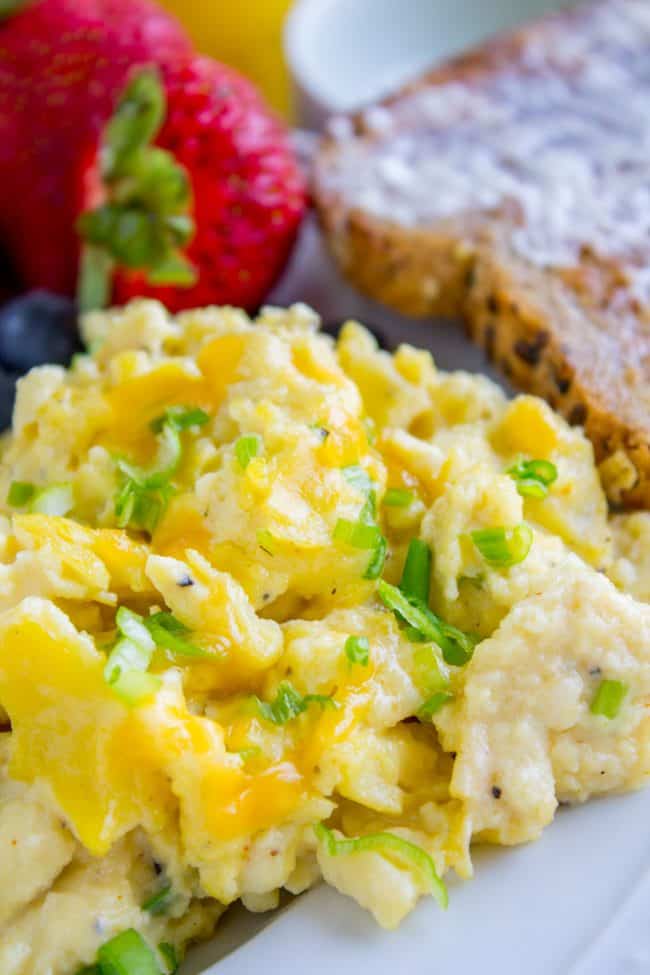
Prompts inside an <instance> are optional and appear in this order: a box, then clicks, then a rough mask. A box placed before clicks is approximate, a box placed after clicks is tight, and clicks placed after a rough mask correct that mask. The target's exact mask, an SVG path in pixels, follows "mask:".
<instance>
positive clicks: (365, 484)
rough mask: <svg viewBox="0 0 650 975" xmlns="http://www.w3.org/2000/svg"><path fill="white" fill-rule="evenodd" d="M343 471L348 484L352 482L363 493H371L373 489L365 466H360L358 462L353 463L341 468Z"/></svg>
mask: <svg viewBox="0 0 650 975" xmlns="http://www.w3.org/2000/svg"><path fill="white" fill-rule="evenodd" d="M341 473H342V474H343V477H344V478H345V480H346V481H347V482H348V484H351V485H352V487H353V488H356V489H357V491H359V492H360V493H361V494H369V493H370V492H371V491H372V489H373V488H372V481H371V480H370V477H369V476H368V474H367V473H366V471H364V469H363V467H360V466H359V465H358V464H351V465H350V466H349V467H343V468H341Z"/></svg>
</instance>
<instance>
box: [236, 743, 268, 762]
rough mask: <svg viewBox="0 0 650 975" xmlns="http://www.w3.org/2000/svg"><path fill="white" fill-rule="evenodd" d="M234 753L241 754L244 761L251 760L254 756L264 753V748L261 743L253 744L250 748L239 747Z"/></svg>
mask: <svg viewBox="0 0 650 975" xmlns="http://www.w3.org/2000/svg"><path fill="white" fill-rule="evenodd" d="M234 754H235V755H239V757H240V758H241V760H242V762H250V760H251V759H252V758H258V757H259V756H260V755H261V754H262V749H261V748H260V746H259V745H251V746H250V748H239V749H238V750H237V751H236V752H235V753H234Z"/></svg>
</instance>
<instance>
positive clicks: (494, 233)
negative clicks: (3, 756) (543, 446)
mask: <svg viewBox="0 0 650 975" xmlns="http://www.w3.org/2000/svg"><path fill="white" fill-rule="evenodd" d="M314 194H315V199H316V203H317V207H318V210H319V214H320V219H321V223H322V226H323V228H324V231H325V234H326V237H327V239H328V241H329V243H330V246H331V249H332V251H333V253H334V255H335V257H336V258H337V260H338V262H339V264H340V266H341V268H342V269H343V271H344V272H345V273H346V274H347V275H348V277H349V278H350V279H351V280H352V281H353V282H354V283H355V284H356V285H357V286H358V287H359V288H360V289H361V290H363V291H364V292H366V293H367V294H369V295H370V296H372V297H373V298H375V299H377V300H379V301H383V302H384V303H386V304H388V305H390V306H392V307H394V308H397V309H398V310H400V311H402V312H404V313H406V314H410V315H415V316H422V317H431V316H444V317H450V316H451V317H457V316H462V317H463V318H464V319H465V321H466V322H467V327H468V330H469V333H470V335H471V336H472V337H473V338H474V339H475V340H476V341H477V342H479V343H480V344H481V345H483V346H484V348H485V349H486V350H487V352H488V353H489V354H490V356H491V357H492V358H493V359H494V360H495V361H496V362H497V363H498V364H499V365H500V366H501V368H502V369H503V371H504V372H505V373H506V375H507V376H508V377H509V379H510V380H511V382H512V383H513V384H514V385H515V386H518V387H519V388H522V389H525V390H528V391H531V392H534V393H537V394H538V395H541V396H544V397H545V398H546V399H548V400H549V402H550V403H551V404H552V405H553V406H554V407H555V408H557V409H558V410H559V411H560V412H561V413H563V414H564V415H565V416H566V417H567V418H568V419H569V420H570V422H572V423H575V424H580V425H584V427H585V430H586V432H587V434H588V435H589V436H590V437H591V439H592V441H593V443H594V448H595V452H596V456H597V459H598V461H599V462H600V463H601V472H602V475H603V482H604V484H605V486H606V489H607V491H608V494H609V496H610V499H611V500H612V501H613V502H614V503H615V504H620V505H624V506H627V507H646V508H650V3H647V0H601V2H598V3H594V4H590V5H588V6H586V7H581V8H577V9H573V10H571V11H569V12H564V13H562V14H559V15H556V16H553V17H549V18H546V19H544V20H542V21H539V22H537V23H535V24H533V25H531V26H529V27H527V28H524V29H523V30H520V31H516V32H514V33H511V34H509V35H506V36H504V37H502V38H499V39H497V40H495V41H492V42H490V43H489V44H487V45H484V46H483V47H481V48H479V49H478V50H476V51H474V52H472V53H470V54H469V55H466V56H463V57H461V58H457V59H455V60H454V61H451V62H450V63H448V64H447V65H444V66H442V67H440V68H437V69H435V70H434V71H432V72H430V73H429V74H428V75H427V76H426V77H424V78H422V79H420V80H419V81H418V82H416V83H415V84H413V85H410V86H408V87H407V88H405V89H404V90H403V91H401V92H399V93H397V94H396V95H394V96H393V97H392V98H390V99H388V100H386V101H385V102H383V103H382V104H381V105H377V106H373V107H371V108H369V109H367V110H366V111H365V112H362V113H361V114H360V115H359V116H357V117H356V118H354V119H343V120H336V121H334V122H333V123H332V126H331V131H330V134H329V136H328V137H327V138H326V139H325V140H324V142H323V145H322V148H321V150H320V152H319V154H318V156H317V159H316V164H315V175H314Z"/></svg>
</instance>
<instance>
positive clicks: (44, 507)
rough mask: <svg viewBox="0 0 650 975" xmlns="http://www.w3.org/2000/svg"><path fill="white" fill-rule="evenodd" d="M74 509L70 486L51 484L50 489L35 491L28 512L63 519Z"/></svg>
mask: <svg viewBox="0 0 650 975" xmlns="http://www.w3.org/2000/svg"><path fill="white" fill-rule="evenodd" d="M72 508H74V494H73V493H72V485H71V484H51V485H50V487H46V488H41V490H40V491H36V493H35V494H34V496H33V497H32V500H31V502H30V505H29V510H30V511H33V512H36V513H37V514H39V515H54V516H58V517H61V518H62V517H63V516H64V515H67V514H68V512H69V511H71V510H72Z"/></svg>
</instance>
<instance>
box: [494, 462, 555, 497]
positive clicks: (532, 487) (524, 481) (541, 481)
mask: <svg viewBox="0 0 650 975" xmlns="http://www.w3.org/2000/svg"><path fill="white" fill-rule="evenodd" d="M506 474H509V475H510V477H512V478H513V480H514V481H516V483H517V491H518V492H519V494H520V495H521V496H522V497H524V498H538V499H540V498H545V497H546V495H547V494H548V489H549V487H550V485H551V484H553V483H554V482H555V481H557V467H556V466H555V464H552V463H551V462H550V460H518V461H517V463H516V464H513V465H512V467H509V468H508V469H507V471H506Z"/></svg>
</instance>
